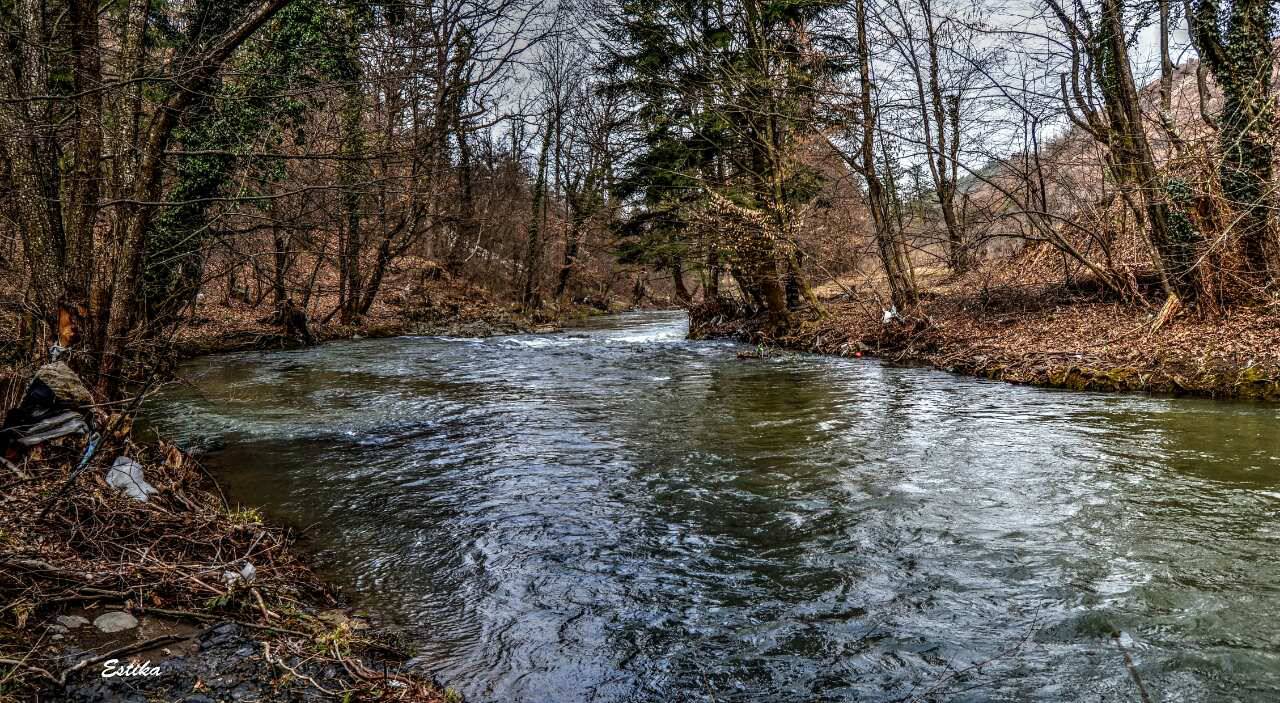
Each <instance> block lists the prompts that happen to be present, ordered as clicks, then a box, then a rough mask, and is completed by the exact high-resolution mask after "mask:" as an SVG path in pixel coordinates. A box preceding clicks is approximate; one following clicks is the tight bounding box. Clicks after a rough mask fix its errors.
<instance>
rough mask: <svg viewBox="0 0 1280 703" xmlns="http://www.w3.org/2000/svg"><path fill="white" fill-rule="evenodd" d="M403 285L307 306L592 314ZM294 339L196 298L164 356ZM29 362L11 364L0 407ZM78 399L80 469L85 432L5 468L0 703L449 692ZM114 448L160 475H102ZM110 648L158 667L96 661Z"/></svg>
mask: <svg viewBox="0 0 1280 703" xmlns="http://www.w3.org/2000/svg"><path fill="white" fill-rule="evenodd" d="M413 293H414V294H413V295H412V296H403V295H402V296H389V300H388V301H386V302H379V303H378V304H377V305H375V306H374V308H373V309H372V310H371V311H370V314H369V315H368V316H367V317H366V318H365V319H363V320H362V321H361V322H360V323H359V324H356V325H342V324H340V323H337V322H334V321H332V320H316V321H314V322H313V324H312V326H311V329H310V332H311V334H312V336H313V340H312V341H313V342H315V343H322V342H325V341H330V340H337V339H350V338H360V337H387V336H398V335H404V334H442V335H464V336H471V337H476V336H491V335H495V334H508V333H517V332H523V331H533V330H547V331H550V330H553V329H556V328H557V327H558V325H559V322H560V321H561V320H562V319H567V318H573V317H580V316H586V315H589V314H591V313H592V312H593V311H592V309H588V308H582V307H574V308H571V309H568V310H562V311H550V312H540V313H536V314H534V315H524V314H521V313H520V312H518V311H517V310H515V309H513V308H511V307H510V306H505V305H502V304H500V303H498V302H495V300H494V299H493V298H492V296H490V295H489V294H488V293H487V291H484V290H483V289H478V288H475V287H473V286H468V285H465V284H458V283H456V282H450V281H429V282H425V283H424V284H423V285H422V286H420V287H419V288H417V289H416V290H415V291H414V292H413ZM304 343H305V341H304V340H303V339H300V338H299V337H298V336H297V335H293V334H289V333H287V332H286V331H285V330H284V328H283V325H282V324H281V323H280V322H279V321H278V320H276V319H273V318H272V316H271V315H269V314H266V310H265V308H263V307H262V306H256V307H254V306H248V305H237V304H235V303H232V302H227V301H220V302H217V303H207V304H202V305H200V306H198V308H197V310H196V312H195V315H194V316H193V319H192V320H191V323H190V324H189V325H187V326H186V327H184V328H183V329H181V330H180V331H179V333H178V335H177V337H176V339H175V340H174V343H173V357H174V360H175V361H176V360H177V359H181V358H189V357H192V356H198V355H202V354H212V353H220V352H227V351H238V350H247V349H271V348H291V347H297V346H302V345H303V344H304ZM165 368H171V367H169V366H166V367H165ZM33 371H34V370H33V369H28V368H18V367H11V368H9V369H6V370H5V373H4V376H5V380H6V383H5V384H4V385H5V388H3V389H0V390H3V391H4V393H3V394H2V395H3V396H4V398H3V400H4V407H5V408H10V407H14V406H16V405H17V404H18V401H19V400H20V399H21V396H22V392H23V390H24V389H25V388H26V386H27V380H28V379H29V378H30V377H31V374H32V373H33ZM78 409H79V410H80V412H81V413H82V414H83V416H84V417H86V418H91V419H92V425H93V426H94V427H97V428H104V427H105V428H109V429H103V430H102V434H103V438H102V441H101V444H100V445H99V446H98V447H97V451H96V453H94V454H93V457H92V460H91V461H90V462H89V464H88V469H87V470H85V471H83V472H82V473H79V474H77V473H76V472H75V469H76V467H77V466H79V464H80V462H81V457H82V455H83V453H84V451H85V450H84V448H85V442H86V438H85V437H84V436H83V435H72V436H69V437H65V438H62V439H57V440H53V441H51V442H46V443H44V444H41V445H40V446H38V447H36V448H35V449H33V450H31V451H30V452H28V453H27V454H26V455H25V456H22V457H21V459H18V460H16V461H15V463H14V465H13V467H11V468H5V467H3V466H0V478H2V479H3V480H2V481H0V485H3V486H4V492H3V494H0V566H3V568H0V602H3V603H5V604H6V605H5V606H4V608H3V610H2V611H0V701H10V700H12V701H20V700H32V699H37V698H38V699H41V700H70V701H104V702H105V701H121V700H138V701H142V700H190V701H206V700H246V699H247V700H311V699H326V700H327V699H331V698H335V697H336V698H342V697H343V696H348V695H349V696H351V697H352V698H353V699H357V700H403V701H432V702H434V701H441V700H458V699H459V698H458V697H457V696H456V695H454V694H452V693H451V692H450V691H448V690H447V689H445V688H443V687H442V686H440V685H438V684H437V683H435V682H434V681H433V679H432V676H431V674H430V672H426V671H424V670H422V669H421V668H420V664H419V662H417V661H416V660H414V659H413V657H412V653H411V652H408V651H404V648H405V645H403V644H402V643H401V642H400V639H401V638H400V637H399V635H398V632H397V631H396V630H395V629H394V628H391V627H389V626H385V625H381V624H379V623H376V622H370V621H369V620H368V619H366V618H362V617H359V616H358V615H357V614H356V613H355V611H353V610H352V608H351V607H350V606H349V604H347V603H345V602H344V601H343V600H342V598H341V597H340V596H339V595H338V594H336V593H335V592H334V591H333V590H332V589H331V588H330V587H329V586H328V584H326V583H324V582H323V581H322V580H321V579H319V578H318V577H317V576H316V575H315V574H314V573H313V572H312V571H311V569H310V568H309V566H308V560H307V557H305V556H302V555H301V552H300V551H299V550H298V549H297V547H296V544H295V541H294V535H293V534H292V533H291V532H290V531H288V530H286V529H283V528H281V527H278V526H274V525H272V524H270V523H269V522H268V521H266V520H264V518H263V516H262V515H260V514H259V513H258V512H256V511H254V510H249V509H243V508H240V507H238V506H234V505H231V504H229V503H228V502H227V501H226V499H225V498H224V496H223V493H222V490H221V488H220V487H219V486H218V485H217V482H216V481H215V480H214V479H213V478H212V477H211V476H210V475H208V474H207V473H206V472H205V471H204V470H203V469H202V468H201V467H200V466H199V464H198V462H196V461H195V460H194V459H193V458H192V457H190V456H187V455H186V454H185V453H183V452H182V451H181V450H180V449H179V448H177V447H175V446H172V445H168V444H165V443H163V442H160V443H151V444H140V443H136V440H135V438H134V437H133V436H132V432H131V427H130V425H131V420H132V419H131V418H125V417H122V416H120V415H110V416H109V415H107V414H105V413H104V412H103V408H102V407H96V408H91V407H85V406H81V407H79V408H78ZM117 456H127V457H129V458H132V459H134V460H136V461H137V462H138V463H139V464H140V465H141V466H142V472H143V475H144V476H145V480H146V482H148V483H149V484H150V485H151V486H154V488H155V489H156V492H155V493H154V494H153V495H151V496H149V498H148V500H147V501H145V502H141V501H137V500H134V499H132V498H130V497H128V496H127V495H126V494H125V493H123V492H121V491H120V490H117V489H116V488H114V487H112V486H110V485H108V482H107V480H106V477H107V476H108V474H109V469H108V467H109V466H110V465H111V463H112V460H113V459H114V458H115V457H117ZM113 660H114V661H115V664H114V666H115V667H117V668H118V667H120V666H125V664H126V663H127V662H135V663H137V664H139V665H146V663H147V662H149V663H150V664H149V665H147V666H151V667H154V669H146V670H145V671H143V672H141V673H138V674H137V675H132V676H105V675H104V674H105V673H108V668H109V667H110V666H112V665H111V664H110V662H112V661H113ZM112 670H114V669H112ZM135 673H136V672H135ZM152 674H154V675H152Z"/></svg>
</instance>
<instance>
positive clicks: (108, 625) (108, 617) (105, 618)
mask: <svg viewBox="0 0 1280 703" xmlns="http://www.w3.org/2000/svg"><path fill="white" fill-rule="evenodd" d="M93 626H94V627H96V628H98V629H99V630H102V631H103V632H107V633H110V632H121V631H123V630H132V629H133V628H135V627H137V626H138V619H137V618H135V617H133V616H132V615H130V614H128V613H123V612H120V611H115V612H110V613H103V614H102V615H99V616H98V617H96V618H94V620H93Z"/></svg>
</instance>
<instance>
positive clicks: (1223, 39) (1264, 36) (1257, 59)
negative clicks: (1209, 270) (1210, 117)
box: [1190, 0, 1280, 280]
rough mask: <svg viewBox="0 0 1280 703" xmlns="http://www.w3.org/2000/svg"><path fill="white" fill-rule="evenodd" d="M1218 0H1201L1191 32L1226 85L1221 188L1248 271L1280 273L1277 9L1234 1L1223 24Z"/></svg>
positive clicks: (1264, 2) (1265, 275)
mask: <svg viewBox="0 0 1280 703" xmlns="http://www.w3.org/2000/svg"><path fill="white" fill-rule="evenodd" d="M1221 16H1222V11H1221V6H1220V3H1219V0H1197V2H1196V3H1195V13H1194V16H1193V17H1192V18H1191V22H1190V24H1191V36H1192V38H1193V40H1194V41H1195V44H1196V48H1197V49H1198V50H1199V52H1200V57H1201V60H1202V61H1203V62H1204V63H1205V64H1207V65H1208V66H1209V69H1210V70H1211V71H1212V72H1213V76H1214V78H1215V79H1216V80H1217V82H1218V85H1219V86H1221V87H1222V95H1223V105H1222V117H1221V119H1220V120H1219V121H1218V145H1219V148H1220V149H1221V151H1222V162H1221V167H1220V169H1219V170H1220V174H1221V178H1222V188H1223V191H1224V192H1225V193H1226V195H1227V198H1228V199H1229V200H1230V201H1231V204H1232V207H1233V208H1234V209H1236V210H1237V211H1238V212H1239V213H1240V219H1239V224H1238V225H1237V230H1238V232H1239V237H1240V242H1241V245H1242V249H1243V252H1244V256H1245V261H1246V263H1247V265H1248V266H1249V268H1250V271H1251V272H1252V273H1253V274H1255V275H1256V276H1257V277H1259V278H1262V279H1264V280H1274V279H1275V278H1276V277H1277V276H1278V275H1280V262H1277V260H1276V258H1277V255H1276V252H1275V249H1276V242H1275V241H1274V233H1273V232H1272V231H1271V227H1270V224H1269V222H1268V218H1269V215H1270V213H1271V211H1272V210H1273V209H1274V208H1275V202H1276V198H1275V196H1274V194H1273V193H1272V187H1273V184H1272V182H1271V181H1272V176H1273V173H1272V171H1273V168H1274V163H1275V119H1276V118H1275V99H1274V98H1273V96H1272V81H1271V73H1272V70H1273V62H1274V57H1275V52H1274V48H1273V47H1274V44H1273V43H1272V41H1273V39H1272V38H1273V37H1274V36H1275V33H1276V14H1275V9H1274V6H1273V3H1272V2H1270V1H1269V0H1235V1H1234V2H1232V4H1231V13H1230V16H1229V17H1228V19H1227V32H1226V35H1225V36H1223V34H1222V31H1221V29H1220V24H1219V22H1220V18H1221Z"/></svg>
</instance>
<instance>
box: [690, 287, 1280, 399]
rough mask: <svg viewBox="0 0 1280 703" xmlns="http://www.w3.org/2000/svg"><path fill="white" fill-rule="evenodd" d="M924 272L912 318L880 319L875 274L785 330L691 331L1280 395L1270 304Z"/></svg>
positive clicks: (1086, 386)
mask: <svg viewBox="0 0 1280 703" xmlns="http://www.w3.org/2000/svg"><path fill="white" fill-rule="evenodd" d="M926 281H927V284H926V285H924V286H923V290H924V292H923V294H922V298H923V300H922V302H921V305H920V308H919V309H918V310H917V311H916V312H915V314H913V315H911V316H910V317H909V318H907V319H902V318H895V319H891V320H889V321H887V322H886V321H885V319H884V318H885V313H884V309H883V308H884V307H887V303H883V302H882V301H883V300H884V295H883V293H882V292H881V291H878V290H876V286H875V285H863V286H854V285H850V284H843V283H842V284H834V283H833V284H828V285H825V286H823V287H821V288H820V289H819V291H820V293H821V294H825V295H824V296H823V297H824V298H825V299H824V300H823V301H822V302H823V307H824V311H823V314H822V315H821V316H814V315H813V314H812V313H808V319H803V320H802V321H801V322H800V323H799V324H797V325H794V326H793V328H792V329H791V330H790V331H788V332H787V333H786V334H784V335H769V334H768V333H767V332H766V331H765V329H764V327H763V326H762V325H760V324H759V323H756V322H752V321H743V320H739V319H732V318H731V317H730V316H723V315H715V314H713V313H708V312H706V311H702V312H701V313H695V315H694V321H693V325H692V334H694V335H695V336H731V337H736V338H739V339H744V340H748V341H750V342H752V343H764V344H772V345H777V346H780V347H785V348H789V349H795V350H802V351H810V352H817V353H824V354H836V355H841V356H863V355H866V356H875V357H879V358H882V359H884V360H887V361H890V362H895V363H905V364H927V365H931V366H934V367H937V368H939V369H943V370H947V371H952V372H957V373H963V374H969V375H973V376H981V377H985V378H990V379H996V380H1004V381H1009V382H1012V383H1022V384H1031V385H1038V386H1046V387H1057V388H1070V389H1075V390H1093V391H1141V392H1152V393H1165V394H1175V395H1196V396H1206V397H1213V398H1242V399H1262V400H1280V315H1278V314H1277V312H1280V311H1277V310H1276V309H1275V308H1274V307H1273V306H1253V307H1245V306H1237V307H1234V308H1229V309H1227V310H1226V311H1225V312H1222V313H1217V314H1214V315H1201V314H1199V313H1198V312H1197V311H1194V310H1191V311H1181V312H1180V313H1179V314H1176V315H1174V316H1172V317H1168V318H1167V319H1165V320H1160V317H1161V315H1160V313H1161V308H1160V307H1159V306H1154V307H1145V306H1143V305H1141V304H1138V303H1134V302H1132V301H1123V302H1122V301H1116V300H1107V299H1106V298H1105V297H1104V296H1102V295H1100V294H1098V292H1097V291H1096V290H1088V289H1087V287H1084V288H1081V287H1071V286H1064V285H1062V284H1060V283H1059V284H1034V283H1032V284H1025V285H1002V286H998V287H988V286H982V285H975V281H974V279H973V278H969V279H961V280H954V279H952V280H948V279H944V278H942V277H934V278H932V279H926ZM805 314H806V313H803V312H802V313H800V315H802V316H803V315H805ZM1157 322H1160V324H1157Z"/></svg>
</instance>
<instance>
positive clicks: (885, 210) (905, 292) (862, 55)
mask: <svg viewBox="0 0 1280 703" xmlns="http://www.w3.org/2000/svg"><path fill="white" fill-rule="evenodd" d="M854 13H855V19H856V23H857V44H858V85H859V92H860V93H861V95H859V105H860V108H861V112H862V115H861V118H862V119H861V123H862V125H861V126H862V154H861V156H862V158H861V159H860V161H859V165H860V166H861V170H862V176H863V179H864V180H865V181H866V183H867V205H868V207H869V209H870V210H871V220H872V223H873V225H874V227H875V237H876V250H877V251H878V252H879V254H880V263H881V265H882V266H884V272H885V277H886V278H887V279H888V282H889V296H890V299H891V300H892V302H893V305H894V306H895V307H896V308H897V309H898V310H899V311H903V312H906V311H909V310H911V309H913V308H915V306H916V304H917V303H918V302H919V294H918V293H917V292H916V287H915V282H914V281H913V280H912V275H911V271H910V267H911V262H910V259H909V258H906V257H904V256H903V252H902V251H901V249H902V244H901V243H900V242H899V241H898V237H897V233H896V231H895V229H894V223H893V213H892V212H891V211H890V207H889V202H888V199H887V195H886V193H885V189H884V185H883V183H881V181H880V176H879V174H877V173H876V154H875V139H876V110H875V106H874V103H873V101H872V95H871V91H872V89H873V87H872V83H871V49H870V47H869V46H868V44H867V7H866V0H856V2H855V4H854Z"/></svg>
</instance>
